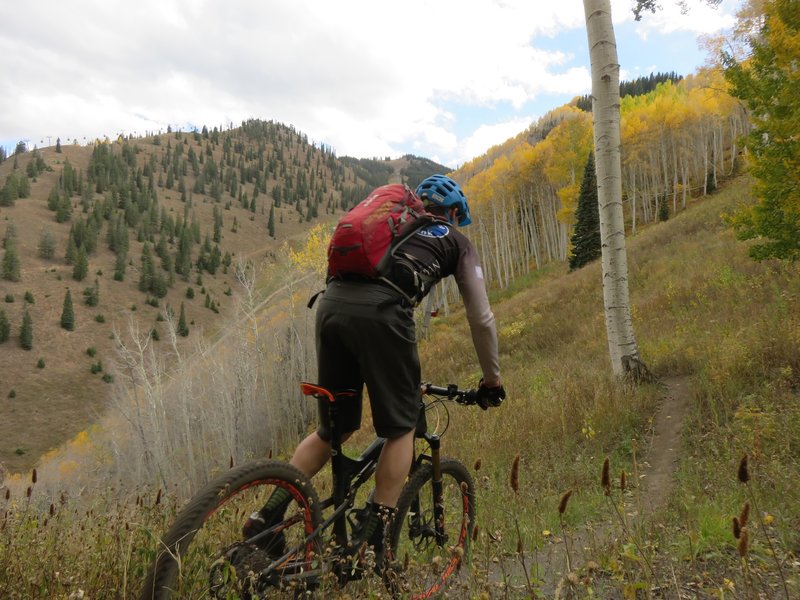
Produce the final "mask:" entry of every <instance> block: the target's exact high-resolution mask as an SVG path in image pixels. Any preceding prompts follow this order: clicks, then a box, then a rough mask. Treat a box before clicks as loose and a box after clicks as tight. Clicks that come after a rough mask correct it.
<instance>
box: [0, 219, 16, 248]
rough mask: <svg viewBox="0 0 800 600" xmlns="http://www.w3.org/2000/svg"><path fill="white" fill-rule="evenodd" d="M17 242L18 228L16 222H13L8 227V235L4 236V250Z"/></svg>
mask: <svg viewBox="0 0 800 600" xmlns="http://www.w3.org/2000/svg"><path fill="white" fill-rule="evenodd" d="M16 241H17V226H16V224H15V223H14V221H11V222H10V223H9V224H8V225H6V233H5V235H4V236H3V248H6V247H8V245H9V244H13V243H14V242H16Z"/></svg>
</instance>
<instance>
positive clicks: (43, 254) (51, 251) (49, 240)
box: [37, 229, 56, 259]
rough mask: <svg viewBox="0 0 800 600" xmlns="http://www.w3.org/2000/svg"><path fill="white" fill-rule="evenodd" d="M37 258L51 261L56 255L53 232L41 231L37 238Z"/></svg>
mask: <svg viewBox="0 0 800 600" xmlns="http://www.w3.org/2000/svg"><path fill="white" fill-rule="evenodd" d="M37 249H38V252H39V258H44V259H51V258H53V257H54V256H55V254H56V240H55V238H54V237H53V232H52V231H50V230H49V229H45V230H44V231H42V234H41V235H40V236H39V246H38V248H37Z"/></svg>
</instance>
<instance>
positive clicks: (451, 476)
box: [141, 383, 476, 600]
mask: <svg viewBox="0 0 800 600" xmlns="http://www.w3.org/2000/svg"><path fill="white" fill-rule="evenodd" d="M301 389H302V392H303V394H304V395H306V396H313V397H315V398H320V399H324V400H325V401H326V405H327V407H328V410H329V412H330V416H331V419H330V422H331V424H332V426H331V475H332V477H331V488H330V489H331V493H330V496H329V497H327V498H326V499H324V500H322V501H320V500H319V495H318V492H317V489H316V488H315V486H314V485H313V484H312V483H311V481H310V480H309V478H307V477H306V476H305V475H303V474H302V473H301V472H300V471H299V470H297V469H296V468H294V467H293V466H291V465H289V464H287V463H284V462H281V461H277V460H271V459H269V460H259V461H255V462H252V463H248V464H244V465H242V466H239V467H235V468H232V469H231V470H229V471H228V472H226V473H224V474H222V475H220V476H219V477H217V478H216V479H214V480H213V481H211V482H209V483H208V484H207V485H206V486H205V487H204V488H203V489H202V490H201V491H200V492H198V493H197V494H196V495H195V496H194V497H193V498H192V499H191V500H190V501H189V503H188V504H187V505H186V507H185V508H184V509H183V510H182V511H181V512H180V513H179V514H178V516H177V518H176V519H175V522H174V524H173V525H172V527H171V528H170V529H169V531H168V532H167V533H166V534H165V535H164V537H163V539H161V540H160V542H159V548H158V550H157V552H156V556H155V558H154V560H153V562H152V565H151V566H150V568H149V571H148V573H147V576H146V579H145V583H144V586H143V590H142V594H141V598H142V599H143V600H166V599H167V598H173V597H176V598H209V597H210V598H216V599H222V598H224V599H226V600H231V599H235V598H242V599H251V598H253V599H254V598H265V597H269V598H280V597H299V596H301V595H302V594H303V593H305V592H308V591H312V590H315V589H320V588H321V587H322V586H324V585H327V584H328V582H331V583H332V585H335V586H341V585H343V584H345V583H347V582H348V581H350V580H353V579H360V578H362V577H363V576H364V575H365V574H366V573H367V572H368V570H369V569H373V570H375V571H376V572H378V573H380V574H381V576H382V579H383V583H384V584H385V586H386V588H387V589H388V590H389V592H390V593H391V594H392V595H393V596H395V597H411V598H429V597H431V596H434V595H437V594H440V593H442V592H443V591H444V590H445V589H447V587H448V586H449V585H452V584H453V582H454V580H455V579H457V574H458V572H459V570H460V567H461V566H462V565H463V564H464V563H465V562H467V561H468V560H469V546H470V542H471V538H472V531H473V527H474V523H475V487H474V483H473V480H472V477H471V475H470V473H469V471H468V470H467V468H466V467H465V466H464V465H463V464H462V463H460V462H458V461H457V460H453V459H449V458H443V457H442V456H441V438H442V435H443V434H444V432H445V431H446V430H447V428H448V427H449V421H450V414H449V409H448V407H447V401H454V402H456V403H458V404H462V405H470V404H475V402H476V391H475V390H461V389H459V388H458V386H456V385H453V384H451V385H448V386H446V387H439V386H435V385H430V384H423V385H422V395H421V400H420V416H419V421H418V425H417V429H416V432H415V437H416V438H417V439H418V440H419V444H415V446H419V447H421V448H422V451H417V450H416V449H415V452H414V459H413V462H412V467H411V472H410V473H409V477H408V480H407V481H406V484H405V486H404V488H403V491H402V493H401V495H400V498H399V500H398V504H397V511H396V513H395V515H394V518H393V519H392V520H391V521H390V523H389V524H388V525H387V528H386V534H385V538H384V548H385V550H384V552H385V556H384V557H383V560H381V561H380V564H374V553H373V555H372V556H370V553H369V552H366V551H363V550H362V552H360V553H358V554H357V555H356V556H352V555H345V554H344V553H343V552H342V549H343V548H347V546H348V541H349V540H350V538H351V536H352V532H353V528H354V527H356V525H357V523H358V521H359V517H361V516H362V515H363V513H364V509H359V508H357V506H356V505H357V499H358V498H359V496H358V492H359V490H360V489H361V488H362V486H363V485H364V484H365V483H367V482H368V481H369V480H370V479H371V478H372V475H373V474H374V473H375V469H376V467H377V464H378V457H379V456H380V453H381V449H382V448H383V446H384V444H385V442H386V440H385V439H384V438H380V437H379V438H377V439H375V440H374V441H373V442H372V443H371V444H370V445H369V446H368V447H367V448H366V449H365V450H364V451H363V452H361V454H360V456H358V457H357V458H350V457H348V456H346V455H345V454H344V452H343V451H342V432H341V431H339V430H338V429H337V427H336V422H337V419H336V413H337V405H338V404H339V403H340V402H342V401H343V400H346V398H347V397H348V396H352V395H353V394H354V392H352V391H350V392H342V393H337V394H334V393H331V392H330V391H328V390H326V389H324V388H322V387H319V386H317V385H313V384H309V383H303V384H301ZM433 420H435V421H436V424H435V427H434V428H433V431H429V428H428V422H429V421H433ZM278 487H281V488H284V489H286V490H287V491H288V492H289V493H290V495H291V499H290V505H289V507H288V509H287V510H286V511H285V513H284V518H283V520H282V521H280V522H279V523H277V524H275V525H274V526H272V527H270V528H268V529H267V530H265V531H263V532H261V533H259V534H258V535H256V536H254V537H253V538H251V539H242V524H243V523H244V521H245V520H246V519H247V516H248V515H250V514H251V513H252V512H253V511H255V510H258V509H260V508H261V507H262V506H263V505H264V503H265V502H266V500H267V499H268V498H269V497H270V494H271V493H272V491H273V490H275V489H276V488H278ZM364 492H365V490H363V491H362V495H361V497H362V498H363V495H364ZM270 540H271V541H270ZM270 544H273V545H272V546H271V545H270ZM371 559H372V561H373V562H372V563H371V562H370V560H371Z"/></svg>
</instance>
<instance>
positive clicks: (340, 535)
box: [302, 384, 460, 547]
mask: <svg viewBox="0 0 800 600" xmlns="http://www.w3.org/2000/svg"><path fill="white" fill-rule="evenodd" d="M302 389H303V393H304V394H306V395H313V396H315V397H317V398H321V399H323V400H326V401H327V407H328V414H329V416H330V424H331V425H330V433H331V477H332V493H331V495H330V496H329V497H328V498H326V499H325V500H323V501H321V508H322V509H323V510H325V509H326V508H330V507H334V510H333V513H331V515H330V516H329V517H328V518H326V519H325V520H323V522H322V523H321V524H320V526H319V527H318V528H317V530H316V531H315V532H314V533H313V534H311V536H309V537H312V536H314V535H318V534H319V533H320V532H322V531H325V530H326V529H327V528H328V527H330V526H331V525H333V537H334V540H335V542H336V544H337V545H339V546H340V547H345V546H346V545H347V542H348V533H347V514H346V513H347V510H349V509H350V508H352V507H353V505H354V503H355V498H356V493H357V491H358V490H359V488H360V487H361V486H362V485H363V484H364V483H366V482H367V481H369V480H370V478H372V476H373V475H374V473H375V470H376V468H377V466H378V459H379V458H380V455H381V451H382V450H383V447H384V445H385V444H386V439H385V438H380V437H379V438H376V439H375V440H373V442H372V443H371V444H370V445H369V446H368V447H367V448H366V449H365V450H364V451H363V452H362V453H361V454H360V455H359V456H358V458H350V457H349V456H347V455H345V454H344V452H343V451H342V443H343V442H342V437H343V432H341V431H340V430H339V427H338V425H337V420H338V419H337V415H338V402H340V401H341V400H343V399H346V398H348V397H352V396H353V392H349V391H348V392H342V393H340V394H333V393H331V392H329V391H328V390H325V389H324V388H321V387H319V386H313V385H310V384H303V385H302ZM423 391H424V393H426V394H434V395H444V396H448V397H449V398H459V397H460V396H459V391H458V388H457V386H455V385H450V386H448V387H446V388H439V387H435V386H430V385H428V386H425V387H424V388H423ZM419 408H420V413H419V419H418V422H417V429H416V433H415V437H416V438H417V439H423V440H425V442H426V443H427V444H428V447H429V449H430V453H429V454H428V453H420V454H417V453H416V448H415V449H414V457H413V460H412V463H411V471H410V473H409V474H411V473H413V472H414V471H415V470H416V469H418V468H419V467H420V466H421V465H422V464H423V463H424V462H429V463H430V464H431V465H432V468H433V482H432V483H433V485H432V487H433V495H434V497H433V506H434V515H435V517H436V518H435V519H434V522H435V523H436V532H435V536H436V542H437V543H438V544H440V545H441V544H444V543H445V541H446V537H447V536H446V535H445V533H444V530H443V529H444V527H443V522H444V520H443V519H442V516H443V513H444V508H443V506H442V473H441V437H440V436H439V435H436V434H431V433H428V431H427V426H426V422H425V409H426V405H425V403H424V402H423V401H421V400H420V403H419ZM413 509H414V510H413V513H414V515H415V516H414V517H413V518H412V519H413V520H412V523H411V526H412V527H413V526H414V520H418V519H419V517H418V515H419V512H420V511H419V499H418V498H417V499H415V500H414V503H413Z"/></svg>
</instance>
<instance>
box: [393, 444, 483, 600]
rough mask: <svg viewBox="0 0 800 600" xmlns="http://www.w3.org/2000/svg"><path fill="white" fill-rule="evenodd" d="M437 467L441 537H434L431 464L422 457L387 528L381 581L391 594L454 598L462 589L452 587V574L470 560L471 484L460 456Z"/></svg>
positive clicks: (443, 461) (445, 460) (473, 494)
mask: <svg viewBox="0 0 800 600" xmlns="http://www.w3.org/2000/svg"><path fill="white" fill-rule="evenodd" d="M441 467H442V485H443V489H442V500H443V502H442V504H443V507H444V532H445V535H446V539H445V540H437V539H436V535H435V523H434V520H435V519H434V507H433V483H432V482H433V467H432V465H430V464H428V463H424V464H423V465H422V466H421V467H420V468H419V469H417V470H416V471H415V472H414V474H413V475H412V476H411V478H410V479H409V481H408V483H407V484H406V486H405V487H404V488H403V492H402V494H401V495H400V499H399V500H398V503H397V514H396V515H395V518H394V521H393V523H392V525H391V526H390V528H389V531H388V533H387V543H388V550H389V553H388V555H387V562H386V567H385V570H384V582H385V583H386V586H387V588H388V589H389V591H390V592H391V593H392V594H393V595H394V596H395V597H402V598H412V599H415V600H416V599H423V598H432V597H441V596H445V597H446V596H452V597H456V598H457V597H462V596H461V594H462V593H464V590H457V589H456V587H457V586H456V580H457V579H458V572H459V570H460V568H461V566H462V565H463V564H464V563H466V562H468V560H469V549H470V548H469V547H470V542H471V540H472V531H473V528H474V525H475V484H474V483H473V481H472V477H471V476H470V474H469V471H468V470H467V468H466V467H465V466H464V465H463V464H461V463H460V462H458V461H455V460H452V459H442V461H441ZM417 506H419V510H418V511H417V509H416V507H417ZM461 583H465V582H461ZM448 591H449V593H448Z"/></svg>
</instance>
